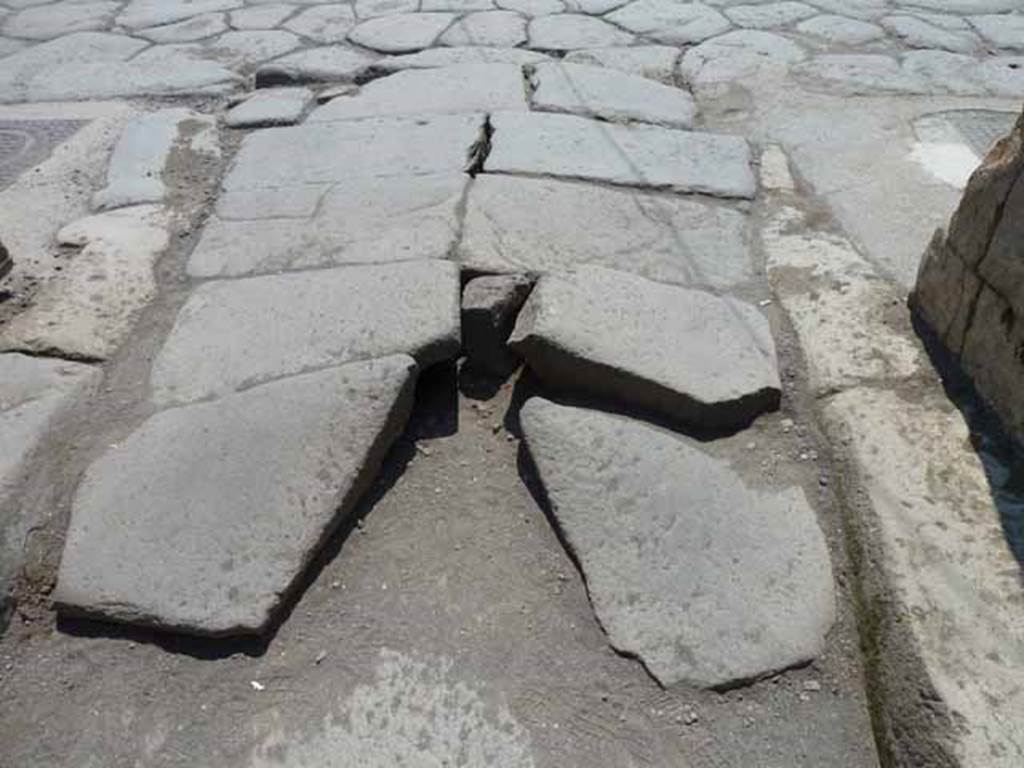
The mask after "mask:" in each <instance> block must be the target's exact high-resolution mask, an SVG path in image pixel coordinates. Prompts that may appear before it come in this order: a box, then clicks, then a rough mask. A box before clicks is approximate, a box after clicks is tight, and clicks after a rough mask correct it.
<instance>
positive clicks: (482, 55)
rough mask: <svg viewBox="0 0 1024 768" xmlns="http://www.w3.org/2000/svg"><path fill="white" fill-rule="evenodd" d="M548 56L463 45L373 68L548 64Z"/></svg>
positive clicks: (390, 58) (388, 60)
mask: <svg viewBox="0 0 1024 768" xmlns="http://www.w3.org/2000/svg"><path fill="white" fill-rule="evenodd" d="M548 58H549V57H548V56H547V54H544V53H540V52H539V51H527V50H525V49H523V48H495V47H492V46H475V47H474V46H459V47H451V48H431V49H429V50H426V51H420V52H419V53H407V54H404V55H401V56H386V57H384V58H382V59H379V60H378V61H376V62H375V63H374V65H373V70H374V71H375V72H398V71H400V70H403V69H430V68H432V67H450V66H455V65H457V64H519V65H523V64H536V63H537V62H540V61H546V60H547V59H548Z"/></svg>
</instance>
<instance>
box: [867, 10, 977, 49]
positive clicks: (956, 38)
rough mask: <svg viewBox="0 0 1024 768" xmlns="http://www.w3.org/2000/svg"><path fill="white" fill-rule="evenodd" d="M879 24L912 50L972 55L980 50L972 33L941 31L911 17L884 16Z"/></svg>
mask: <svg viewBox="0 0 1024 768" xmlns="http://www.w3.org/2000/svg"><path fill="white" fill-rule="evenodd" d="M881 24H882V26H883V27H885V29H886V30H888V31H889V33H890V34H892V35H894V36H896V37H897V38H899V39H900V40H902V41H903V42H904V43H906V44H907V45H909V46H910V47H912V48H939V49H942V50H944V51H953V52H954V53H974V52H976V51H978V50H979V49H980V48H981V40H980V39H979V38H978V36H977V35H975V34H974V33H973V32H957V31H955V30H949V29H942V28H940V27H936V26H933V25H931V24H929V23H928V22H926V21H922V20H921V19H918V18H915V17H913V16H885V17H884V18H882V20H881Z"/></svg>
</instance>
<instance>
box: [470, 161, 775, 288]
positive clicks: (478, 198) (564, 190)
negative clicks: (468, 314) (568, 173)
mask: <svg viewBox="0 0 1024 768" xmlns="http://www.w3.org/2000/svg"><path fill="white" fill-rule="evenodd" d="M463 229H464V231H463V235H462V241H461V243H460V244H459V259H460V261H461V262H462V264H463V266H465V267H467V268H468V269H471V270H474V271H479V272H511V273H518V272H530V273H545V272H557V271H560V270H565V269H569V268H571V267H575V266H579V265H583V264H597V265H600V266H604V267H611V268H614V269H619V270H622V271H624V272H633V273H635V274H639V275H642V276H643V277H646V278H649V279H651V280H658V281H661V282H666V283H676V284H679V285H687V286H702V287H709V288H717V289H729V288H733V287H735V286H737V285H741V284H744V283H750V282H752V281H753V280H754V278H755V275H756V270H755V267H754V259H753V255H752V253H751V247H750V233H749V222H748V220H747V216H746V215H745V214H742V213H740V212H739V211H735V210H732V209H731V208H727V207H725V206H723V205H714V204H711V203H709V202H707V201H703V200H699V199H694V198H683V197H678V196H676V195H664V194H650V193H644V192H639V191H636V190H629V189H611V188H608V187H600V186H595V185H592V184H584V183H578V182H567V181H555V180H552V179H524V178H518V177H513V176H499V175H495V176H491V175H487V174H484V175H482V176H478V177H477V179H476V180H475V181H474V182H473V186H472V188H471V189H470V193H469V197H468V202H467V205H466V218H465V223H464V227H463Z"/></svg>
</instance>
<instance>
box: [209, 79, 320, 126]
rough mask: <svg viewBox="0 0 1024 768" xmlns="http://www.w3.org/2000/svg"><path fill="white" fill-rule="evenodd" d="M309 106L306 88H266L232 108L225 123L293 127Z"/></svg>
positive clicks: (229, 124) (308, 94)
mask: <svg viewBox="0 0 1024 768" xmlns="http://www.w3.org/2000/svg"><path fill="white" fill-rule="evenodd" d="M312 103H313V92H312V91H311V90H310V89H309V88H266V89H263V90H259V91H256V93H254V94H252V95H251V96H249V97H248V98H247V99H246V100H245V101H243V102H242V103H241V104H239V105H237V106H235V107H232V108H231V110H230V111H228V113H227V115H226V116H225V118H224V122H225V123H226V124H227V125H228V126H230V127H232V128H257V127H265V126H271V125H294V124H295V123H297V122H298V121H299V119H300V118H301V117H302V114H303V112H305V111H306V108H307V107H308V106H309V105H310V104H312Z"/></svg>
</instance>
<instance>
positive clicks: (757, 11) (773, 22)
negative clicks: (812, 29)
mask: <svg viewBox="0 0 1024 768" xmlns="http://www.w3.org/2000/svg"><path fill="white" fill-rule="evenodd" d="M816 13H818V9H817V8H813V7H811V6H809V5H807V4H806V3H798V2H790V1H788V0H787V2H781V3H766V4H764V5H734V6H732V7H730V8H726V9H725V15H726V16H728V17H729V20H730V21H732V23H733V24H736V25H737V26H739V27H746V28H748V29H774V28H776V27H788V26H789V25H790V24H793V23H794V22H797V21H801V20H803V19H806V18H809V17H811V16H814V15H815V14H816Z"/></svg>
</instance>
